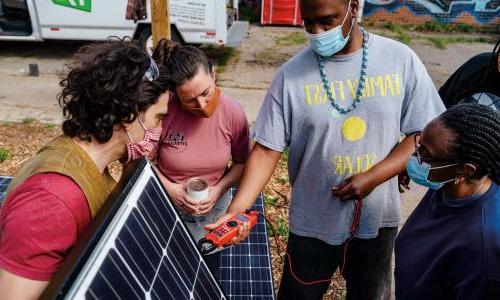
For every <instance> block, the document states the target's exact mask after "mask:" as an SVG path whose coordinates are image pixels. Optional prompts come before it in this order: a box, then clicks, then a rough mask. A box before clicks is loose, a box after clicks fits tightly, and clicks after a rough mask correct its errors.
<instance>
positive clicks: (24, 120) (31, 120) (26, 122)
mask: <svg viewBox="0 0 500 300" xmlns="http://www.w3.org/2000/svg"><path fill="white" fill-rule="evenodd" d="M34 122H35V119H34V118H24V119H23V124H33V123H34Z"/></svg>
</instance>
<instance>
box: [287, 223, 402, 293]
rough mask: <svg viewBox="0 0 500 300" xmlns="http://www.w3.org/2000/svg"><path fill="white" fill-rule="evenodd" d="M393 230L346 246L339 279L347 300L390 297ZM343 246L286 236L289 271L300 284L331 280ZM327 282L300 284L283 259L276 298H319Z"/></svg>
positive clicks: (340, 257)
mask: <svg viewBox="0 0 500 300" xmlns="http://www.w3.org/2000/svg"><path fill="white" fill-rule="evenodd" d="M397 232H398V228H397V227H391V228H381V229H379V234H378V236H377V237H376V238H374V239H353V240H351V241H350V242H349V244H348V250H347V257H346V265H345V267H344V273H343V277H344V279H345V280H346V284H347V297H346V299H347V300H351V299H352V300H358V299H366V300H379V299H383V300H386V299H390V297H391V282H392V271H391V256H392V250H393V248H394V241H395V239H396V235H397ZM344 245H345V244H342V245H334V246H333V245H329V244H327V243H325V242H323V241H321V240H319V239H316V238H310V237H302V236H298V235H295V234H293V233H290V237H289V239H288V246H287V252H288V253H289V255H290V257H291V261H292V268H293V271H294V273H295V275H297V276H298V277H299V279H300V280H303V281H316V280H322V279H328V278H332V276H333V274H334V273H335V270H337V268H340V267H341V266H342V262H343V258H344V256H343V255H344ZM328 286H329V283H328V282H325V283H320V284H316V285H302V284H300V283H299V282H297V281H296V280H295V279H294V278H293V276H292V275H291V273H290V268H289V264H288V260H287V259H285V265H284V268H283V276H282V278H281V285H280V289H279V292H278V299H300V300H302V299H322V297H323V295H324V294H325V292H326V290H327V289H328Z"/></svg>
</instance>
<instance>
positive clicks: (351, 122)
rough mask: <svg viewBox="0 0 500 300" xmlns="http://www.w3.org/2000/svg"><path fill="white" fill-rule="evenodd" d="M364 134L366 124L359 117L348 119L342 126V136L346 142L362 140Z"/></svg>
mask: <svg viewBox="0 0 500 300" xmlns="http://www.w3.org/2000/svg"><path fill="white" fill-rule="evenodd" d="M365 134H366V122H365V120H363V119H362V118H360V117H349V118H347V119H345V120H344V123H343V124H342V135H343V136H344V138H345V139H346V140H348V141H351V142H354V141H357V140H360V139H362V138H363V137H364V136H365Z"/></svg>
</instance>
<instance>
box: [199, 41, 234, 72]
mask: <svg viewBox="0 0 500 300" xmlns="http://www.w3.org/2000/svg"><path fill="white" fill-rule="evenodd" d="M203 51H204V52H205V54H206V55H207V56H208V57H209V58H210V59H212V60H213V61H215V64H216V65H217V67H216V69H215V72H216V73H224V71H225V70H226V68H225V67H226V66H227V65H228V63H229V61H230V60H231V59H232V58H233V57H235V56H236V55H237V53H238V52H237V51H236V49H235V48H230V47H214V46H208V47H205V48H203Z"/></svg>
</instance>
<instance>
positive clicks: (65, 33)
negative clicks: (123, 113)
mask: <svg viewBox="0 0 500 300" xmlns="http://www.w3.org/2000/svg"><path fill="white" fill-rule="evenodd" d="M127 2H128V1H127V0H113V1H107V0H39V1H38V0H37V1H34V0H0V41H1V40H26V41H43V40H48V39H57V40H89V41H90V40H93V41H100V40H106V39H108V38H109V37H119V38H124V37H131V38H134V39H137V40H140V41H141V42H143V44H144V45H148V44H150V43H151V15H150V12H151V10H150V3H149V0H148V1H147V15H148V17H147V19H145V20H140V21H138V22H134V21H133V20H127V19H125V12H126V8H127ZM169 5H170V6H169V12H170V22H171V31H172V38H173V39H174V40H176V41H178V42H181V43H190V44H214V45H225V46H239V44H240V43H241V41H242V39H243V38H244V37H245V35H246V32H247V29H248V23H247V22H241V21H238V1H237V0H211V1H206V0H170V1H169Z"/></svg>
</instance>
